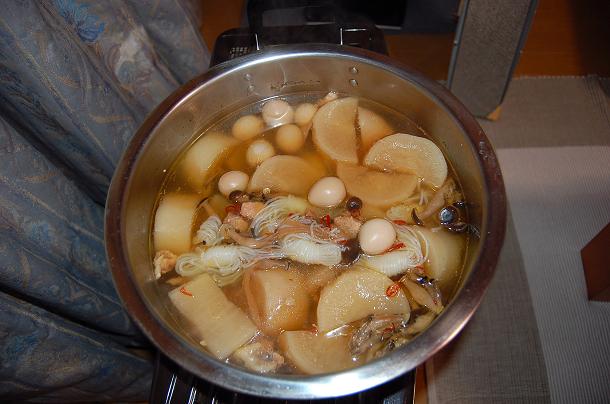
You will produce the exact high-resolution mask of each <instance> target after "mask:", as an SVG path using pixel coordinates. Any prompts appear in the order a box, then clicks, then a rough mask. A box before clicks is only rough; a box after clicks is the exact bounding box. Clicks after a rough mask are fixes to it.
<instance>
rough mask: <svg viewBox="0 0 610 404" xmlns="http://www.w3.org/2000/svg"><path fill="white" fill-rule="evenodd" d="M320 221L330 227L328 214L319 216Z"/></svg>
mask: <svg viewBox="0 0 610 404" xmlns="http://www.w3.org/2000/svg"><path fill="white" fill-rule="evenodd" d="M320 223H322V224H323V225H325V226H326V227H330V215H324V216H322V217H321V218H320Z"/></svg>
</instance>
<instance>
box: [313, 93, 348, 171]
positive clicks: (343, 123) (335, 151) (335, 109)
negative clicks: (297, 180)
mask: <svg viewBox="0 0 610 404" xmlns="http://www.w3.org/2000/svg"><path fill="white" fill-rule="evenodd" d="M357 110H358V99H357V98H340V99H338V100H335V101H331V102H329V103H328V104H325V105H324V106H322V107H321V108H320V109H319V110H318V112H316V114H315V115H314V117H313V127H312V131H313V132H312V133H313V141H314V143H315V144H316V146H318V148H319V149H320V150H321V151H322V152H323V153H324V154H325V155H327V156H328V157H330V158H331V159H333V160H337V161H345V162H348V163H357V162H358V139H357V138H356V111H357Z"/></svg>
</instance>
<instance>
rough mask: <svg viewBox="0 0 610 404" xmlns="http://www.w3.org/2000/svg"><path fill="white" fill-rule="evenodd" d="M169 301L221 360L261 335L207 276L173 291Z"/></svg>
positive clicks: (199, 277) (204, 344)
mask: <svg viewBox="0 0 610 404" xmlns="http://www.w3.org/2000/svg"><path fill="white" fill-rule="evenodd" d="M169 298H170V300H171V302H172V303H173V304H174V306H176V308H177V309H178V311H179V312H180V314H182V316H183V317H184V318H185V319H186V320H187V322H188V323H189V325H190V326H191V327H192V328H191V331H192V333H193V334H194V335H195V336H196V337H197V338H199V339H200V340H201V344H202V345H203V346H205V347H206V348H207V349H208V350H209V351H210V352H211V353H212V354H213V355H214V356H216V357H217V358H218V359H221V360H222V359H226V358H227V357H228V356H229V355H231V353H233V351H235V350H236V349H237V348H239V347H240V346H242V345H243V344H245V343H246V342H248V341H249V340H250V339H252V337H254V335H255V334H256V332H257V329H256V326H255V325H254V324H253V323H252V321H251V320H250V319H249V318H248V316H247V315H246V314H245V313H244V312H243V311H241V310H240V309H239V308H238V307H237V306H236V305H234V304H233V303H231V302H230V301H229V300H228V299H227V298H226V296H225V295H224V293H222V290H221V289H220V288H219V287H218V286H216V283H215V282H214V280H213V279H212V278H211V277H210V276H209V275H207V274H203V275H199V276H198V277H197V278H195V279H193V280H192V281H190V282H187V283H185V284H184V285H182V286H181V287H179V288H176V289H174V290H172V291H170V292H169Z"/></svg>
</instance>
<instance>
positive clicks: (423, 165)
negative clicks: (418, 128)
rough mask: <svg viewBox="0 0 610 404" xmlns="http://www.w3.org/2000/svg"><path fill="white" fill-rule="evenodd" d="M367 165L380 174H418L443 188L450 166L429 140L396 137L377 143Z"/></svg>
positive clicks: (365, 160) (389, 137)
mask: <svg viewBox="0 0 610 404" xmlns="http://www.w3.org/2000/svg"><path fill="white" fill-rule="evenodd" d="M364 165H366V166H369V167H373V168H377V169H380V170H389V171H398V172H402V173H411V174H415V175H417V176H418V177H420V178H423V180H424V181H426V182H428V183H429V184H431V185H433V186H435V187H440V186H441V185H443V182H445V178H447V162H446V161H445V156H443V153H442V152H441V150H440V149H439V148H438V146H436V145H435V144H434V142H432V141H431V140H429V139H426V138H424V137H419V136H413V135H408V134H406V133H395V134H393V135H390V136H386V137H384V138H383V139H381V140H378V141H377V142H376V143H375V144H374V145H373V147H371V149H370V150H369V152H368V153H367V155H366V157H365V158H364Z"/></svg>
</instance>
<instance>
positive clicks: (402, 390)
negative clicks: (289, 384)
mask: <svg viewBox="0 0 610 404" xmlns="http://www.w3.org/2000/svg"><path fill="white" fill-rule="evenodd" d="M414 388H415V370H412V371H410V372H408V373H407V374H405V375H403V376H400V377H398V378H396V379H394V380H391V381H389V382H386V383H384V384H383V385H381V386H378V387H375V388H373V389H370V390H367V391H363V392H361V393H357V394H352V395H350V396H345V397H340V398H337V399H326V400H310V401H302V400H300V401H292V400H286V401H281V402H284V403H293V402H294V403H297V402H298V403H305V402H310V403H314V404H327V403H336V404H377V403H380V404H381V403H383V404H402V403H405V404H407V403H408V404H410V403H413V397H414ZM278 402H279V401H278V400H274V399H269V400H265V399H261V398H259V397H254V396H250V395H246V394H240V393H235V392H232V391H229V390H226V389H224V388H221V387H218V386H215V385H214V384H212V383H209V382H206V381H204V380H201V379H198V378H196V377H195V376H194V375H192V374H191V373H189V372H187V371H186V370H184V369H182V368H180V367H179V366H178V365H176V364H175V363H174V362H173V361H171V360H170V359H169V358H167V357H166V356H165V355H163V354H161V353H160V352H159V353H157V358H156V364H155V375H154V377H153V383H152V388H151V390H150V398H149V403H150V404H186V403H188V404H192V403H197V404H203V403H215V404H229V403H230V404H238V403H259V404H265V403H278Z"/></svg>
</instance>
